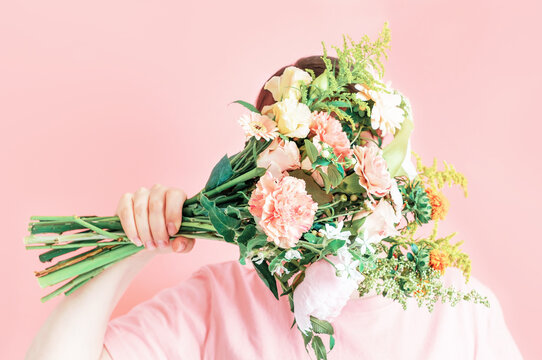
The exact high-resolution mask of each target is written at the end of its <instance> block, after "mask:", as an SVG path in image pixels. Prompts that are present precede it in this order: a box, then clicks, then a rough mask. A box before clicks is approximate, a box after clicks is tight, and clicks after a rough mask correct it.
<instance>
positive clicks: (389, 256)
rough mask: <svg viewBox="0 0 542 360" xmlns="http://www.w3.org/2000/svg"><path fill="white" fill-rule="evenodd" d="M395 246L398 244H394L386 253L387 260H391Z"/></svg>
mask: <svg viewBox="0 0 542 360" xmlns="http://www.w3.org/2000/svg"><path fill="white" fill-rule="evenodd" d="M397 246H398V244H395V245H393V246H392V247H390V250H389V251H388V259H391V258H392V257H393V251H394V250H395V248H396V247H397Z"/></svg>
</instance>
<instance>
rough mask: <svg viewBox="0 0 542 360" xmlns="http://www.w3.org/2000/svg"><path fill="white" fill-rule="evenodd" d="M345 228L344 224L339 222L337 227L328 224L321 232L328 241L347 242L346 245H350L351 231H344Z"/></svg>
mask: <svg viewBox="0 0 542 360" xmlns="http://www.w3.org/2000/svg"><path fill="white" fill-rule="evenodd" d="M343 226H344V222H342V221H339V222H338V223H337V227H334V226H331V225H330V224H326V229H325V230H320V231H321V232H322V234H323V235H324V236H325V237H326V238H328V240H346V243H347V244H350V240H349V237H350V235H351V234H350V231H348V230H347V231H342V228H343Z"/></svg>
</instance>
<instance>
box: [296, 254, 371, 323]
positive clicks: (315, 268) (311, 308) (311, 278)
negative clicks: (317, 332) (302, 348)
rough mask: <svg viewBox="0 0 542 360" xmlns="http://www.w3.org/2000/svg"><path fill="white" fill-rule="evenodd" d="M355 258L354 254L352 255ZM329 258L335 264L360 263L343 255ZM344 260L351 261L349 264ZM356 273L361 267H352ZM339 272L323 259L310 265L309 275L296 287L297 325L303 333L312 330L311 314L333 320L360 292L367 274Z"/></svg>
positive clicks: (306, 272) (351, 270) (347, 266)
mask: <svg viewBox="0 0 542 360" xmlns="http://www.w3.org/2000/svg"><path fill="white" fill-rule="evenodd" d="M350 258H351V255H350ZM328 260H330V261H331V262H333V263H334V264H335V266H337V267H339V265H342V268H344V269H350V268H352V267H355V266H351V265H356V264H355V262H353V261H352V260H351V259H341V257H340V256H330V257H328ZM341 260H347V261H346V263H345V262H344V261H341ZM350 272H353V273H356V272H357V269H350ZM342 273H343V274H342V275H343V276H338V275H341V274H340V273H339V274H337V271H336V269H335V267H334V266H333V265H331V264H330V263H328V262H327V261H326V260H324V259H322V260H319V261H317V262H315V263H314V264H312V265H311V266H309V267H308V268H307V270H306V271H305V278H304V279H303V281H302V282H301V284H299V285H298V286H297V287H296V289H295V290H294V295H293V301H294V316H295V320H296V322H297V326H298V327H299V329H300V330H301V331H302V332H303V333H305V334H306V333H307V332H309V331H310V330H311V329H312V325H311V322H310V316H311V315H312V316H314V317H316V318H318V319H321V320H326V321H331V320H333V319H335V318H336V317H337V316H339V315H340V313H341V310H342V309H343V307H344V306H345V305H346V303H347V302H348V300H349V299H350V297H351V296H352V294H353V293H354V292H355V291H356V289H357V287H358V284H359V281H360V280H362V279H363V276H362V275H361V274H359V272H357V274H356V275H357V276H347V273H348V271H343V272H342Z"/></svg>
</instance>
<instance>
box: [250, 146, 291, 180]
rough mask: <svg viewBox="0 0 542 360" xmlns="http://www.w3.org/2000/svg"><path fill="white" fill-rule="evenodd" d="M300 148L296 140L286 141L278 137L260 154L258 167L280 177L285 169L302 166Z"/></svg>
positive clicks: (257, 162)
mask: <svg viewBox="0 0 542 360" xmlns="http://www.w3.org/2000/svg"><path fill="white" fill-rule="evenodd" d="M299 158H300V155H299V149H298V148H297V145H296V144H295V142H294V141H284V140H282V139H280V138H276V139H275V140H273V142H272V143H271V144H270V145H269V146H268V147H267V148H266V149H265V150H264V151H263V152H262V153H261V154H260V155H259V156H258V160H257V161H256V164H257V165H258V167H263V168H266V169H267V170H268V171H269V172H271V174H272V175H273V176H274V177H276V178H280V177H281V176H282V172H283V171H288V170H295V169H299V168H300V167H301V164H300V162H299Z"/></svg>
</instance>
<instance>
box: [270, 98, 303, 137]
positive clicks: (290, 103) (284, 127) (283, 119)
mask: <svg viewBox="0 0 542 360" xmlns="http://www.w3.org/2000/svg"><path fill="white" fill-rule="evenodd" d="M262 113H263V114H265V115H270V114H272V115H274V120H275V122H276V123H277V127H278V128H279V132H280V133H281V134H282V135H286V136H288V137H297V138H305V137H307V135H308V134H309V131H310V128H309V127H310V124H311V111H310V109H309V107H308V106H307V105H305V104H303V103H299V102H298V101H297V100H296V99H292V98H288V99H286V100H283V101H279V102H277V103H274V104H273V105H269V106H264V108H263V111H262Z"/></svg>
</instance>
